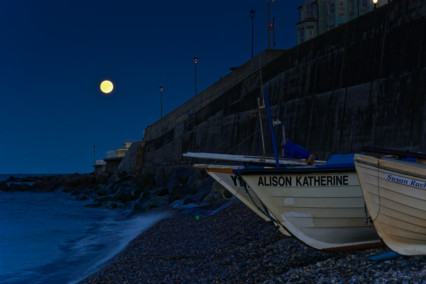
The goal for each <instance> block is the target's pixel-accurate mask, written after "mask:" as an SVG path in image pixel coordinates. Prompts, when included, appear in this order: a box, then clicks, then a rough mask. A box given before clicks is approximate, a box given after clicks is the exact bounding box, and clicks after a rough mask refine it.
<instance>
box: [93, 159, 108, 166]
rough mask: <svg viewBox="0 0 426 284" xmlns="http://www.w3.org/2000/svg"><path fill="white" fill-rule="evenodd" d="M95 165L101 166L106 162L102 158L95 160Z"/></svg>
mask: <svg viewBox="0 0 426 284" xmlns="http://www.w3.org/2000/svg"><path fill="white" fill-rule="evenodd" d="M95 165H97V166H103V165H106V162H105V161H104V160H96V162H95Z"/></svg>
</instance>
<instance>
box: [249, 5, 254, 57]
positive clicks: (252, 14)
mask: <svg viewBox="0 0 426 284" xmlns="http://www.w3.org/2000/svg"><path fill="white" fill-rule="evenodd" d="M254 14H255V11H254V9H251V10H250V17H251V58H253V21H254Z"/></svg>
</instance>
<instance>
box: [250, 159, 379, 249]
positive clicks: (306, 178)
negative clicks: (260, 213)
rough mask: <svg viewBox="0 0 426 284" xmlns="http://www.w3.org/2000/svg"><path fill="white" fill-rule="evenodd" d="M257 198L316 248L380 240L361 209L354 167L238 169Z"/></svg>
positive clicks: (366, 244) (350, 246)
mask: <svg viewBox="0 0 426 284" xmlns="http://www.w3.org/2000/svg"><path fill="white" fill-rule="evenodd" d="M242 176H243V178H244V180H245V181H246V182H247V184H248V185H249V186H250V187H251V188H252V189H253V191H254V192H255V193H256V195H257V196H258V197H259V198H260V200H261V201H262V202H263V203H264V204H265V205H266V206H267V207H268V208H269V209H270V210H271V212H272V214H273V215H274V216H276V217H277V218H278V219H279V221H280V222H281V223H282V225H283V226H284V227H285V228H286V229H287V230H288V231H289V232H290V233H291V234H292V235H293V236H294V237H296V238H297V239H299V240H300V241H301V242H303V243H305V244H306V245H308V246H311V247H313V248H315V249H319V250H339V249H354V248H366V247H372V246H378V245H380V244H381V241H380V238H379V236H378V235H377V232H376V230H375V229H374V227H372V226H368V225H367V224H366V221H365V220H366V219H365V216H366V210H365V206H364V199H363V195H362V191H361V187H360V185H359V180H358V177H357V175H356V172H355V168H354V167H349V168H347V169H346V168H345V169H332V168H324V169H317V168H314V167H312V168H305V169H274V170H263V171H256V170H243V171H242Z"/></svg>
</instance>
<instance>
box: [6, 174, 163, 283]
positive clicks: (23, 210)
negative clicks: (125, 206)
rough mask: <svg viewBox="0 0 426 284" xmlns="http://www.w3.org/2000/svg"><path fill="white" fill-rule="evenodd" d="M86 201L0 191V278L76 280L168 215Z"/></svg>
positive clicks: (9, 280) (60, 195)
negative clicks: (131, 212)
mask: <svg viewBox="0 0 426 284" xmlns="http://www.w3.org/2000/svg"><path fill="white" fill-rule="evenodd" d="M9 176H10V175H0V181H2V180H6V179H7V178H8V177H9ZM14 176H20V177H22V176H23V175H14ZM88 203H90V201H77V200H75V199H74V197H73V196H71V195H69V194H66V193H63V192H47V193H42V192H0V283H32V284H35V283H77V282H79V281H81V280H83V279H84V278H86V277H87V276H89V275H91V274H93V273H95V272H96V271H97V270H98V269H100V268H101V267H103V266H104V265H105V264H106V263H107V261H108V260H110V259H111V258H112V257H113V256H115V255H116V254H117V253H118V252H120V251H121V250H123V249H124V248H125V247H126V246H127V244H128V243H129V242H130V241H131V240H133V239H134V238H135V237H137V236H138V235H139V234H141V233H142V232H143V231H145V230H146V229H148V228H149V227H151V226H153V225H154V224H155V223H156V222H158V221H160V220H161V219H163V218H167V217H169V216H170V213H169V212H155V213H154V212H148V213H145V214H142V215H138V216H132V217H129V215H128V212H126V211H124V210H117V209H114V210H113V209H104V208H90V207H86V206H85V205H87V204H88Z"/></svg>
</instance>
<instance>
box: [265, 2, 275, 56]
mask: <svg viewBox="0 0 426 284" xmlns="http://www.w3.org/2000/svg"><path fill="white" fill-rule="evenodd" d="M271 1H272V3H274V2H275V0H271ZM267 10H268V49H270V48H271V33H270V32H271V30H272V29H273V25H271V21H270V5H269V0H268V2H267Z"/></svg>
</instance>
